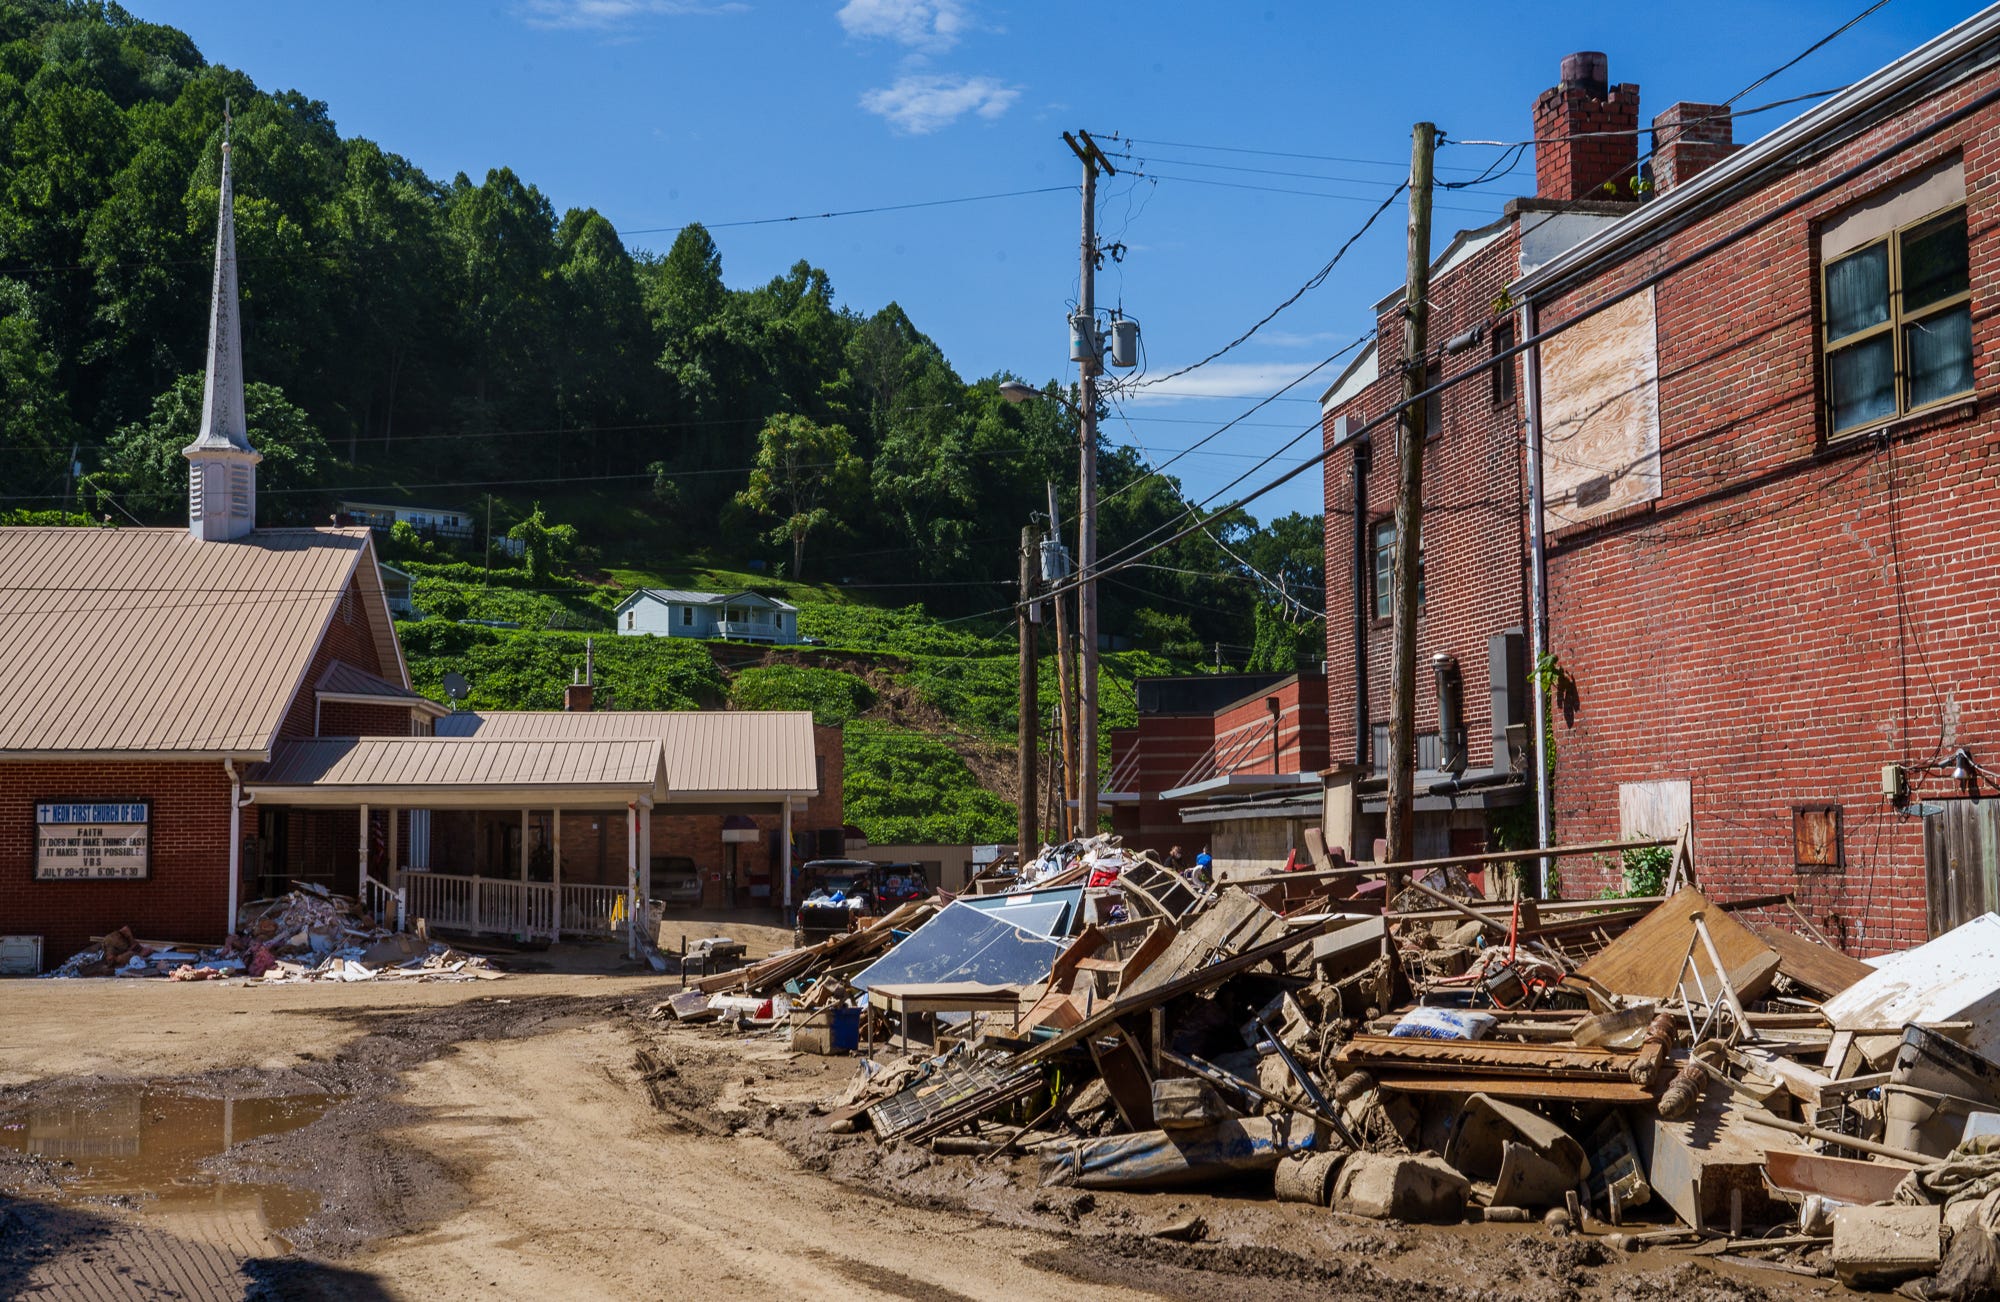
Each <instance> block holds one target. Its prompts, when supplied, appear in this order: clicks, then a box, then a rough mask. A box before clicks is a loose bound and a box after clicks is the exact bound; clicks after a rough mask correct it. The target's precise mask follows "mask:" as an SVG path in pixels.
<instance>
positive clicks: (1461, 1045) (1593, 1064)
mask: <svg viewBox="0 0 2000 1302" xmlns="http://www.w3.org/2000/svg"><path fill="white" fill-rule="evenodd" d="M1638 1056H1639V1055H1638V1054H1636V1053H1624V1052H1620V1051H1618V1050H1614V1049H1602V1048H1589V1049H1585V1048H1580V1047H1578V1046H1576V1045H1569V1044H1517V1043H1513V1042H1511V1041H1507V1040H1431V1039H1424V1038H1421V1037H1416V1036H1411V1037H1403V1036H1395V1035H1357V1036H1355V1037H1354V1038H1352V1039H1351V1040H1349V1041H1348V1042H1347V1043H1346V1044H1344V1045H1342V1046H1341V1049H1340V1052H1339V1053H1337V1054H1335V1055H1334V1061H1335V1062H1336V1063H1337V1064H1339V1065H1340V1066H1341V1067H1343V1068H1345V1067H1368V1068H1371V1069H1372V1068H1376V1067H1381V1068H1383V1069H1384V1070H1389V1071H1405V1072H1407V1071H1423V1070H1437V1071H1449V1072H1451V1073H1453V1074H1458V1075H1466V1074H1475V1075H1484V1074H1486V1073H1489V1072H1490V1073H1494V1074H1498V1075H1509V1076H1536V1077H1541V1078H1544V1079H1558V1078H1563V1077H1575V1076H1584V1077H1593V1076H1597V1077H1604V1076H1625V1075H1626V1074H1627V1073H1629V1072H1630V1070H1631V1066H1632V1063H1633V1061H1634V1060H1635V1059H1637V1058H1638Z"/></svg>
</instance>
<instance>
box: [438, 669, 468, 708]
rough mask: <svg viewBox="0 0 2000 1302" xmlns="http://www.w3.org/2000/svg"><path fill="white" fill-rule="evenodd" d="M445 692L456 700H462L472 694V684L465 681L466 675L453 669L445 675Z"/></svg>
mask: <svg viewBox="0 0 2000 1302" xmlns="http://www.w3.org/2000/svg"><path fill="white" fill-rule="evenodd" d="M444 694H445V695H446V696H449V697H450V698H451V699H452V700H454V701H462V700H464V699H465V698H466V697H468V696H470V695H472V684H471V683H468V682H467V681H465V675H464V674H461V673H459V672H457V671H456V670H453V671H451V672H449V673H447V674H446V675H445V676H444Z"/></svg>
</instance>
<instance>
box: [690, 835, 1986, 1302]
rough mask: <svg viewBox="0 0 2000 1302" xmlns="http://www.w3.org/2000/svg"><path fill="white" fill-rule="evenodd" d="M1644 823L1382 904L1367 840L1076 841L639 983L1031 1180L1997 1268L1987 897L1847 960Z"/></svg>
mask: <svg viewBox="0 0 2000 1302" xmlns="http://www.w3.org/2000/svg"><path fill="white" fill-rule="evenodd" d="M1310 839H1311V837H1310V835H1309V840H1310ZM1314 848H1315V849H1317V847H1314ZM1674 856H1675V857H1674V866H1673V871H1672V874H1671V876H1670V877H1669V880H1668V886H1667V890H1666V892H1665V893H1664V894H1663V895H1661V896H1655V897H1649V898H1646V899H1640V900H1631V899H1626V900H1595V901H1584V902H1573V903H1549V902H1537V901H1533V900H1527V899H1522V900H1518V901H1506V902H1500V901H1489V900H1487V899H1484V898H1483V897H1482V896H1481V895H1480V894H1479V892H1478V891H1476V890H1474V889H1473V888H1472V887H1471V886H1470V885H1469V883H1468V881H1467V879H1466V877H1465V876H1464V874H1463V872H1462V871H1454V869H1455V868H1456V869H1462V868H1463V867H1465V866H1466V865H1464V864H1459V865H1444V866H1440V867H1437V868H1434V869H1432V870H1431V871H1428V872H1426V873H1425V874H1424V876H1422V877H1419V878H1415V879H1411V880H1408V881H1407V884H1406V885H1405V884H1404V878H1405V877H1406V873H1404V872H1398V873H1397V874H1395V877H1396V883H1397V887H1398V890H1399V893H1398V895H1397V897H1396V898H1395V899H1394V900H1393V901H1392V902H1390V903H1389V904H1388V906H1387V907H1386V908H1385V907H1384V903H1383V901H1384V899H1385V897H1386V896H1387V894H1388V890H1387V889H1386V887H1387V885H1388V874H1387V873H1386V871H1385V870H1384V869H1382V868H1380V867H1376V866H1371V865H1357V866H1339V867H1327V866H1325V860H1324V857H1323V856H1320V866H1319V867H1318V868H1317V869H1315V870H1311V871H1301V872H1295V873H1286V874H1274V875H1270V876H1266V877H1259V878H1253V879H1250V880H1248V881H1242V882H1232V883H1225V884H1223V885H1222V886H1220V887H1209V886H1207V885H1205V884H1204V883H1200V882H1197V881H1195V880H1193V879H1191V878H1188V877H1184V876H1182V875H1180V874H1177V873H1174V872H1172V871H1170V870H1168V869H1166V868H1165V867H1163V866H1162V865H1160V864H1158V863H1157V862H1155V861H1154V860H1152V859H1150V858H1149V857H1147V856H1145V855H1142V854H1134V853H1130V852H1127V851H1124V850H1122V849H1120V848H1119V847H1117V845H1116V844H1115V842H1113V841H1111V840H1110V839H1109V838H1098V839H1097V840H1095V841H1093V842H1088V843H1081V844H1080V845H1079V846H1074V847H1065V848H1062V849H1059V850H1050V851H1045V852H1044V854H1043V855H1042V856H1039V857H1038V858H1037V859H1036V860H1033V861H1031V862H1030V864H1029V865H1027V866H1026V870H1025V871H1022V872H1020V873H1018V874H1017V875H1016V876H1014V877H1013V878H1012V879H1011V880H1005V881H1001V882H999V883H998V886H999V889H998V890H997V891H996V892H995V893H992V894H981V893H970V894H965V895H961V896H958V897H956V898H952V897H948V896H944V895H940V896H938V897H937V898H935V899H933V900H932V901H930V902H929V903H926V904H911V905H905V906H903V907H901V908H899V909H897V910H895V911H894V912H893V913H890V914H888V915H886V916H884V917H879V918H873V919H864V920H858V921H857V924H856V927H855V929H854V930H853V931H851V932H848V933H846V934H845V935H842V936H838V937H835V938H834V939H833V940H830V941H827V942H825V943H823V944H820V945H814V946H810V947H805V948H800V949H794V950H790V951H787V952H785V953H781V954H778V955H776V956H774V957H772V958H769V959H766V960H764V961H762V962H760V963H756V964H754V965H751V966H749V967H745V968H740V969H736V970H733V971H727V972H722V973H719V974H716V975H710V976H704V977H702V978H701V979H700V980H699V981H697V982H695V983H694V984H693V985H691V986H690V987H688V988H687V989H686V990H685V991H684V992H683V993H682V994H681V995H679V996H677V997H676V998H674V999H671V1000H669V1001H667V1002H666V1003H665V1004H662V1005H661V1006H660V1009H659V1010H658V1011H659V1013H660V1015H661V1016H673V1017H675V1018H678V1019H681V1020H703V1019H715V1018H725V1019H727V1020H728V1021H729V1022H731V1023H734V1024H739V1025H742V1024H747V1025H751V1026H758V1027H765V1028H777V1027H781V1026H786V1025H789V1027H790V1028H791V1033H792V1036H793V1046H794V1048H799V1049H808V1050H812V1051H817V1052H840V1051H843V1050H858V1051H860V1052H863V1053H864V1054H867V1055H869V1057H870V1061H868V1062H867V1063H865V1064H864V1071H863V1073H862V1075H861V1076H860V1077H859V1078H858V1079H857V1080H856V1081H855V1083H854V1085H853V1087H852V1089H851V1090H850V1091H849V1093H848V1095H847V1096H846V1097H845V1098H843V1099H841V1100H838V1101H836V1103H835V1104H834V1105H833V1106H831V1107H830V1109H829V1112H828V1118H829V1124H830V1125H831V1126H832V1127H833V1128H834V1129H836V1130H839V1131H857V1130H871V1131H872V1132H873V1133H874V1135H875V1136H876V1138H877V1139H878V1140H879V1141H881V1142H884V1143H900V1144H929V1145H931V1146H932V1147H933V1148H935V1149H937V1150H938V1151H944V1152H982V1153H996V1152H1013V1153H1025V1154H1032V1155H1034V1156H1036V1157H1037V1158H1038V1159H1039V1165H1040V1172H1041V1180H1042V1182H1043V1183H1044V1184H1046V1185H1051V1186H1073V1187H1076V1188H1081V1189H1155V1188H1165V1187H1188V1186H1200V1185H1203V1184H1211V1183H1213V1184H1218V1185H1219V1184H1222V1183H1224V1182H1227V1183H1228V1184H1229V1186H1230V1187H1231V1188H1232V1189H1234V1190H1241V1189H1242V1188H1243V1187H1244V1185H1245V1181H1246V1180H1252V1181H1258V1182H1262V1183H1263V1184H1264V1185H1265V1187H1267V1188H1268V1189H1269V1190H1270V1192H1271V1194H1272V1196H1273V1197H1276V1198H1278V1199H1281V1200H1287V1201H1297V1202H1307V1203H1313V1204H1318V1205H1322V1206H1327V1207H1331V1208H1334V1209H1336V1210H1338V1211H1341V1212H1345V1213H1350V1214H1358V1215H1361V1216H1367V1217H1380V1218H1393V1219H1397V1220H1404V1221H1425V1222H1450V1221H1457V1220H1462V1219H1483V1220H1490V1221H1524V1222H1526V1221H1533V1222H1539V1223H1544V1224H1546V1225H1548V1226H1551V1227H1553V1228H1554V1229H1555V1231H1556V1232H1558V1233H1581V1234H1597V1235H1604V1236H1607V1238H1606V1241H1607V1243H1608V1244H1611V1245H1612V1246H1617V1247H1622V1248H1626V1249H1629V1250H1632V1251H1638V1250H1641V1249H1644V1248H1647V1247H1653V1246H1659V1245H1686V1246H1689V1247H1690V1250H1692V1251H1695V1252H1699V1253H1702V1254H1705V1255H1714V1256H1718V1257H1722V1258H1726V1259H1734V1260H1737V1261H1740V1262H1743V1263H1745V1264H1750V1265H1757V1266H1764V1267H1769V1268H1773V1269H1778V1270H1785V1271H1790V1272H1793V1273H1798V1274H1806V1275H1821V1276H1830V1277H1836V1278H1838V1279H1839V1280H1840V1281H1841V1282H1842V1283H1844V1284H1848V1285H1850V1286H1853V1287H1863V1288H1872V1287H1889V1286H1894V1285H1897V1284H1900V1283H1903V1282H1905V1281H1910V1280H1921V1279H1926V1278H1930V1279H1932V1281H1933V1282H1932V1283H1931V1284H1930V1285H1929V1287H1930V1288H1931V1289H1932V1290H1933V1291H1931V1292H1930V1293H1928V1294H1925V1295H1926V1296H1931V1297H1944V1296H1949V1297H1960V1298H1967V1297H1974V1296H1984V1294H1983V1293H1980V1292H1979V1289H1981V1288H1992V1289H2000V1249H1996V1241H1995V1238H1994V1235H1995V1234H1996V1232H2000V916H1996V915H1992V914H1988V915H1986V916H1984V917H1981V918H1979V919H1976V920H1975V921H1973V922H1971V923H1968V924H1967V925H1965V926H1962V927H1960V928H1958V929H1956V930H1954V931H1951V932H1948V933H1946V934H1945V935H1943V936H1941V937H1939V938H1937V939H1936V940H1934V941H1932V942H1930V943H1929V944H1926V945H1923V946H1920V947H1918V948H1916V949H1912V950H1909V951H1907V952H1904V953H1901V954H1895V955H1890V956H1888V957H1886V958H1881V959H1877V960H1875V961H1874V962H1873V963H1862V962H1860V961H1858V960H1855V959H1853V958H1850V957H1848V956H1847V955H1846V954H1845V953H1843V952H1842V951H1841V950H1840V949H1838V948H1836V947H1835V946H1833V945H1832V944H1830V943H1829V942H1828V941H1827V940H1826V938H1825V937H1824V936H1822V935H1820V934H1819V933H1818V932H1817V931H1816V930H1815V929H1814V928H1813V926H1812V924H1811V922H1810V921H1809V920H1808V919H1807V918H1806V916H1805V915H1804V914H1803V913H1801V912H1799V911H1798V910H1797V909H1796V908H1795V907H1794V906H1793V904H1792V902H1791V900H1790V898H1789V897H1786V896H1772V897H1764V898H1760V899H1752V900H1740V901H1732V902H1726V903H1724V902H1717V901H1714V900H1711V899H1709V898H1708V897H1707V896H1705V895H1703V894H1702V892H1701V891H1699V890H1697V889H1695V887H1694V885H1693V865H1692V863H1691V862H1689V859H1688V856H1687V851H1686V845H1685V838H1683V841H1682V843H1681V844H1680V845H1679V846H1677V847H1676V848H1675V851H1674ZM1475 866H1476V865H1475ZM1408 867H1409V868H1410V869H1417V868H1420V867H1422V866H1420V865H1410V866H1408ZM979 885H985V883H975V886H979ZM1774 919H1775V920H1781V921H1782V924H1784V925H1780V921H1774ZM891 1038H899V1039H900V1042H901V1047H902V1049H903V1051H904V1052H903V1054H902V1055H901V1056H899V1057H896V1058H893V1059H883V1060H881V1061H877V1060H875V1059H876V1055H875V1052H874V1050H875V1046H876V1044H877V1042H878V1040H889V1039H891ZM913 1049H914V1050H915V1051H914V1052H912V1050H913ZM882 1061H888V1062H891V1063H892V1066H890V1067H889V1068H887V1069H885V1068H884V1067H883V1066H882ZM1913 1287H1914V1286H1913ZM1940 1290H1941V1291H1940Z"/></svg>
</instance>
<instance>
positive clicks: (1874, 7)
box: [1722, 0, 1889, 108]
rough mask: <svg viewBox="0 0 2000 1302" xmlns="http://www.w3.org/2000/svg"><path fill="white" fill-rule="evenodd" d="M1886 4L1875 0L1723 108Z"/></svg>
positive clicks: (1743, 90) (1795, 63)
mask: <svg viewBox="0 0 2000 1302" xmlns="http://www.w3.org/2000/svg"><path fill="white" fill-rule="evenodd" d="M1888 3H1889V0H1875V3H1874V4H1872V5H1869V6H1868V7H1867V8H1866V9H1863V10H1862V11H1861V12H1860V13H1858V14H1856V15H1854V17H1852V18H1850V19H1848V20H1847V21H1846V22H1844V23H1842V24H1841V25H1840V26H1838V27H1836V28H1834V29H1833V30H1832V31H1830V32H1828V33H1827V34H1826V35H1825V36H1822V37H1820V38H1819V39H1818V40H1817V41H1814V42H1813V43H1812V44H1811V45H1808V46H1807V47H1806V48H1805V49H1804V50H1802V51H1800V52H1799V54H1798V57H1796V58H1794V59H1792V60H1790V61H1789V62H1787V63H1782V64H1779V65H1778V66H1777V67H1776V68H1773V69H1772V70H1771V71H1769V72H1767V73H1765V74H1764V75H1763V76H1761V77H1759V78H1757V80H1755V81H1753V82H1751V83H1750V84H1749V85H1748V86H1745V87H1744V88H1743V89H1742V90H1739V91H1737V92H1736V93H1735V94H1734V95H1731V96H1730V97H1729V98H1728V99H1726V100H1724V101H1722V103H1723V106H1724V107H1725V108H1726V107H1728V106H1729V105H1731V104H1734V103H1735V102H1736V101H1737V100H1739V99H1742V98H1743V97H1744V96H1745V95H1748V94H1749V93H1750V92H1751V91H1753V90H1755V89H1757V88H1758V87H1759V86H1761V85H1763V84H1764V83H1765V82H1767V81H1770V80H1771V79H1772V78H1774V77H1776V76H1778V75H1779V74H1780V73H1783V72H1788V71H1790V70H1791V69H1792V68H1795V67H1797V66H1798V65H1799V64H1800V63H1802V62H1804V61H1805V59H1806V57H1807V56H1808V55H1811V54H1813V53H1814V52H1815V51H1817V50H1818V49H1820V47H1822V46H1824V45H1826V44H1828V43H1829V42H1831V41H1832V40H1833V39H1834V38H1835V37H1838V36H1840V35H1841V34H1842V33H1844V32H1846V31H1847V29H1848V28H1850V27H1852V26H1854V25H1855V24H1856V23H1859V22H1860V21H1861V20H1862V19H1864V18H1866V17H1867V16H1868V15H1870V14H1872V13H1874V12H1875V11H1876V10H1877V9H1880V8H1881V7H1882V6H1883V5H1886V4H1888Z"/></svg>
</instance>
